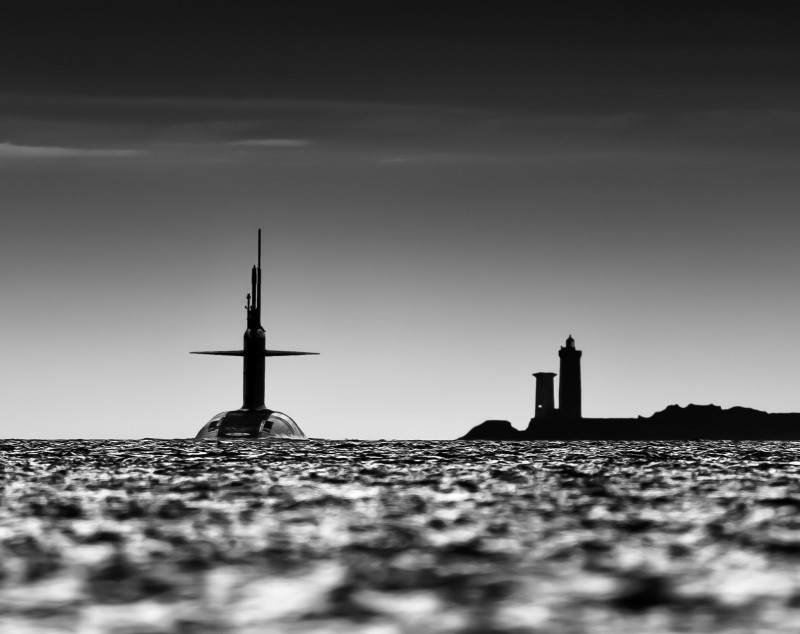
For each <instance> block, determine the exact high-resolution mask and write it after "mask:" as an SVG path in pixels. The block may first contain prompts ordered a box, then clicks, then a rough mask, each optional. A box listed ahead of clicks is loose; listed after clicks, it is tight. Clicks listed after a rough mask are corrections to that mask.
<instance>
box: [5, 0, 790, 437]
mask: <svg viewBox="0 0 800 634" xmlns="http://www.w3.org/2000/svg"><path fill="white" fill-rule="evenodd" d="M791 4H792V3H788V2H785V3H779V2H769V1H767V2H764V1H760V2H754V1H753V2H741V1H735V0H728V1H726V2H716V1H707V2H695V3H690V4H689V3H687V4H681V3H674V2H647V3H642V2H622V1H609V2H603V3H587V2H580V3H579V2H569V1H564V2H558V3H549V2H536V3H530V2H512V1H508V2H474V3H464V2H450V1H441V2H434V3H430V2H429V3H412V2H396V1H384V2H380V3H375V2H360V1H352V2H342V3H331V2H327V3H323V2H315V3H312V2H305V1H303V0H299V1H298V0H296V1H292V2H271V3H246V2H236V1H229V2H216V3H213V2H176V1H170V0H164V1H162V2H158V3H155V2H147V1H139V2H131V1H127V0H121V1H118V2H114V3H108V2H88V1H81V0H77V1H75V2H70V3H63V2H62V3H55V2H42V1H39V0H31V1H28V2H24V3H23V2H19V3H16V2H14V3H11V4H10V8H9V9H8V10H7V11H6V10H5V9H4V11H5V16H6V17H4V20H3V21H2V23H0V79H2V81H0V210H1V212H0V218H2V223H3V224H2V231H0V289H2V313H0V325H2V328H0V349H1V350H2V355H0V374H1V375H2V376H3V377H4V378H3V380H2V387H0V406H2V409H3V412H4V416H3V423H2V431H0V435H2V436H4V437H9V438H68V437H72V438H142V437H166V438H180V437H191V436H194V434H195V433H196V432H197V430H198V429H199V428H200V427H201V426H202V425H203V424H204V423H205V422H206V421H207V420H208V419H210V418H211V417H212V416H213V415H214V414H216V413H218V412H221V411H224V410H228V409H235V408H238V407H239V406H240V405H241V360H240V359H236V358H216V357H199V356H195V355H190V354H189V352H190V351H191V350H215V349H234V348H237V347H239V346H240V344H241V336H242V334H243V331H244V328H245V311H244V303H245V294H246V293H247V292H248V290H249V269H250V267H251V266H252V264H254V262H255V256H256V231H257V229H258V228H261V229H262V230H263V232H264V255H263V268H264V289H263V295H264V309H263V316H262V321H263V325H264V327H265V329H266V332H267V345H268V347H270V348H273V349H288V350H308V351H316V352H319V353H320V356H318V357H297V358H274V359H268V360H267V389H266V395H267V399H266V402H267V406H268V407H270V408H272V409H275V410H279V411H283V412H285V413H287V414H288V415H290V416H291V417H292V418H294V419H295V420H296V421H297V422H298V424H299V425H300V426H301V428H302V429H303V430H304V431H305V432H306V434H308V435H309V436H312V437H327V438H365V439H372V438H455V437H457V436H460V435H462V434H464V433H465V432H466V431H467V430H468V429H469V428H470V427H472V426H474V425H476V424H478V423H480V422H482V421H484V420H486V419H506V420H510V421H511V422H512V423H513V424H514V425H515V426H517V427H518V428H524V427H525V426H526V425H527V424H528V420H529V419H530V418H531V416H532V415H533V408H534V393H535V381H534V379H533V377H532V376H531V374H532V373H533V372H539V371H553V372H558V349H559V347H560V346H562V345H563V344H564V340H565V339H566V338H567V336H568V335H570V334H572V335H573V336H574V337H575V340H576V344H577V347H578V348H579V349H581V350H583V358H582V377H583V414H584V416H585V417H615V416H626V417H627V416H637V415H643V416H649V415H651V414H652V413H654V412H656V411H658V410H661V409H663V408H664V407H666V406H667V405H669V404H673V403H677V404H679V405H687V404H689V403H698V404H706V403H715V404H718V405H721V406H723V407H731V406H734V405H742V406H747V407H755V408H758V409H763V410H766V411H774V412H792V411H795V412H796V411H800V391H798V389H797V387H798V385H800V369H798V365H797V359H798V358H800V337H799V336H798V334H797V324H798V323H800V292H799V291H800V281H798V280H799V279H800V278H798V272H800V252H799V250H798V246H797V244H798V239H797V236H798V235H800V214H798V210H799V209H800V40H798V39H797V37H796V32H795V27H794V25H795V24H796V21H794V20H793V19H792V15H791Z"/></svg>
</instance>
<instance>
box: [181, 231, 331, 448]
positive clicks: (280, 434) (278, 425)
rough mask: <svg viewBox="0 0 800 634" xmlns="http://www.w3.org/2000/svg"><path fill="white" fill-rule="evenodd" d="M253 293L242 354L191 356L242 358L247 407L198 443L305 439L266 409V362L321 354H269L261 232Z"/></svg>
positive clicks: (210, 427)
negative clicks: (264, 323) (263, 304)
mask: <svg viewBox="0 0 800 634" xmlns="http://www.w3.org/2000/svg"><path fill="white" fill-rule="evenodd" d="M251 287H252V289H251V292H250V293H248V294H247V305H246V306H245V309H246V310H247V330H245V332H244V345H243V347H242V349H241V350H213V351H207V352H192V353H191V354H213V355H218V356H224V357H243V361H244V363H243V366H244V372H243V389H242V391H243V394H244V403H243V405H242V407H241V408H240V409H237V410H232V411H229V412H221V413H220V414H217V415H216V416H214V417H213V418H212V419H211V420H210V421H208V422H207V423H206V424H205V425H203V427H202V429H200V431H199V432H197V436H195V438H196V439H200V440H214V439H221V438H243V439H248V438H249V439H255V440H266V439H269V438H293V439H298V440H302V439H305V438H306V435H305V434H304V433H303V431H302V430H301V429H300V427H299V426H298V424H297V423H295V422H294V421H293V420H292V419H291V418H290V417H289V416H287V415H286V414H284V413H282V412H276V411H274V410H271V409H268V408H267V406H266V405H264V360H265V358H266V357H291V356H299V355H308V354H319V353H318V352H294V351H291V350H267V348H266V337H265V333H264V328H263V327H262V326H261V229H259V230H258V264H257V265H256V266H253V270H252V273H251Z"/></svg>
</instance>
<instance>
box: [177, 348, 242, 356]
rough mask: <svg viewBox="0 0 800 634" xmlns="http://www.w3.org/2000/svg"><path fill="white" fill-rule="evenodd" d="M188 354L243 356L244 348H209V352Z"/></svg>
mask: <svg viewBox="0 0 800 634" xmlns="http://www.w3.org/2000/svg"><path fill="white" fill-rule="evenodd" d="M189 354H218V355H221V356H223V357H243V356H244V350H211V351H209V352H190V353H189Z"/></svg>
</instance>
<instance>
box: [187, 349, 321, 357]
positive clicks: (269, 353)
mask: <svg viewBox="0 0 800 634" xmlns="http://www.w3.org/2000/svg"><path fill="white" fill-rule="evenodd" d="M189 354H216V355H219V356H222V357H243V356H244V350H209V351H207V352H190V353H189ZM306 354H319V352H294V351H292V350H265V351H264V356H265V357H297V356H300V355H306Z"/></svg>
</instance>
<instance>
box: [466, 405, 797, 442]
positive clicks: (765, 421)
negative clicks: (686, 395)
mask: <svg viewBox="0 0 800 634" xmlns="http://www.w3.org/2000/svg"><path fill="white" fill-rule="evenodd" d="M690 439H703V440H798V439H800V414H796V413H792V414H770V413H767V412H762V411H760V410H756V409H750V408H747V407H731V408H730V409H723V408H722V407H720V406H718V405H687V406H686V407H680V406H678V405H670V406H668V407H667V408H666V409H664V410H662V411H660V412H656V413H655V414H653V415H652V416H649V417H643V416H639V417H637V418H570V417H565V416H563V415H559V413H558V412H555V413H554V414H553V415H552V416H548V417H545V418H532V419H531V420H530V423H529V424H528V427H527V428H526V429H524V430H518V429H516V428H515V427H513V426H512V425H511V423H510V422H509V421H506V420H487V421H485V422H483V423H481V424H480V425H477V426H476V427H473V428H472V429H471V430H470V431H469V432H467V434H466V435H464V436H463V437H462V440H690Z"/></svg>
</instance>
